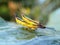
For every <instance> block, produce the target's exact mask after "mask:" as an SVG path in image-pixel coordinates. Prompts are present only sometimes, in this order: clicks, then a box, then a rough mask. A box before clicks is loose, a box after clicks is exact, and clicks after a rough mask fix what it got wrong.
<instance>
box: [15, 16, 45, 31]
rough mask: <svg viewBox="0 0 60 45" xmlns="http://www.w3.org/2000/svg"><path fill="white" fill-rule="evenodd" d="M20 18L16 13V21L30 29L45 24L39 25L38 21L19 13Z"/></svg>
mask: <svg viewBox="0 0 60 45" xmlns="http://www.w3.org/2000/svg"><path fill="white" fill-rule="evenodd" d="M21 17H22V19H20V18H19V17H18V16H17V15H16V17H15V19H16V22H17V23H18V24H20V25H23V26H25V27H27V28H30V29H33V30H35V29H37V28H45V26H43V25H41V24H40V23H39V22H37V21H34V20H32V19H30V18H28V17H26V16H25V15H21Z"/></svg>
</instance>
